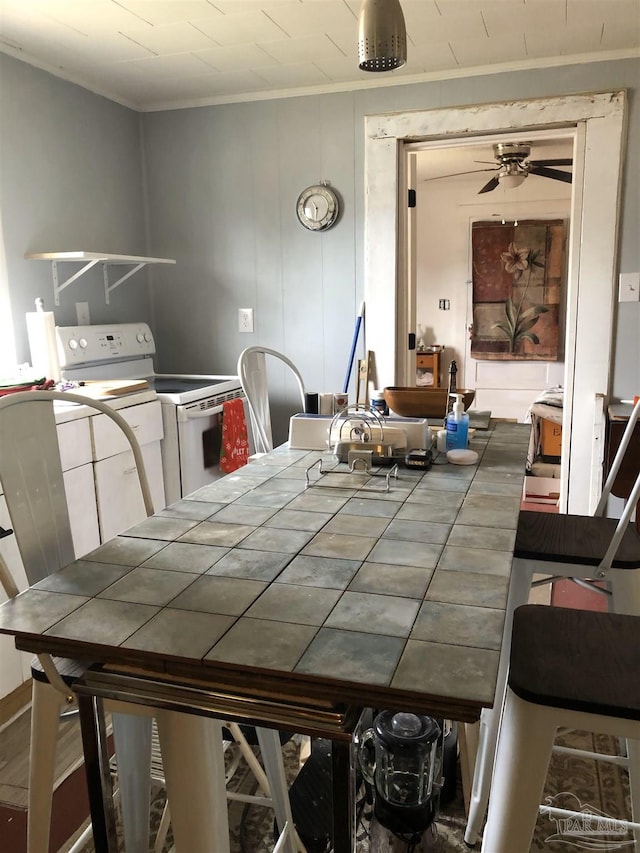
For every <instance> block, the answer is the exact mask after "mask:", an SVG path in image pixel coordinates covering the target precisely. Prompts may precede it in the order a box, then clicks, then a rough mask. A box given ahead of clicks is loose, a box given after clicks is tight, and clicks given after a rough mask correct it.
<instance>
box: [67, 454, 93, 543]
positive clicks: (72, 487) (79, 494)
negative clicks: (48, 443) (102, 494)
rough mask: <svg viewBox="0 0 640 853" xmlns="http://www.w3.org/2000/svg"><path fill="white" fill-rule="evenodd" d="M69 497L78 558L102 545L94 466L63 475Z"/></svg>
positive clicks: (70, 518) (81, 467)
mask: <svg viewBox="0 0 640 853" xmlns="http://www.w3.org/2000/svg"><path fill="white" fill-rule="evenodd" d="M62 476H63V478H64V490H65V493H66V495H67V507H68V509H69V524H70V525H71V538H72V539H73V550H74V551H75V553H76V557H82V556H83V555H84V554H88V553H89V551H93V549H94V548H97V547H98V545H99V544H100V529H99V527H98V511H97V507H96V491H95V485H94V482H93V465H92V464H91V463H89V464H88V465H81V466H80V467H79V468H71V470H69V471H65V472H64V473H63V475H62Z"/></svg>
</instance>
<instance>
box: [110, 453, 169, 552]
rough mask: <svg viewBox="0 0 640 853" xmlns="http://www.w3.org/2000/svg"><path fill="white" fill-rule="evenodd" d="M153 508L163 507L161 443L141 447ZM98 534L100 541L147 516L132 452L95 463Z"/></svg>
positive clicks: (115, 534)
mask: <svg viewBox="0 0 640 853" xmlns="http://www.w3.org/2000/svg"><path fill="white" fill-rule="evenodd" d="M141 450H142V457H143V459H144V464H145V469H146V472H147V477H148V479H149V488H150V490H151V498H152V500H153V506H154V510H156V511H157V510H160V509H163V508H164V505H165V502H164V483H163V478H162V456H161V453H160V442H159V441H154V442H152V443H151V444H145V445H143V446H142V448H141ZM95 480H96V496H97V499H98V518H99V521H100V536H101V540H102V541H103V542H106V541H107V539H111V538H112V537H114V536H117V535H118V533H122V531H123V530H127V529H128V528H129V527H131V526H132V525H134V524H136V523H137V522H138V521H142V519H143V518H145V517H146V513H145V509H144V503H143V500H142V495H141V493H140V486H139V483H138V475H137V473H136V466H135V461H134V459H133V454H132V453H131V451H128V452H127V453H118V454H117V455H116V456H111V457H109V458H108V459H102V460H100V461H99V462H96V463H95Z"/></svg>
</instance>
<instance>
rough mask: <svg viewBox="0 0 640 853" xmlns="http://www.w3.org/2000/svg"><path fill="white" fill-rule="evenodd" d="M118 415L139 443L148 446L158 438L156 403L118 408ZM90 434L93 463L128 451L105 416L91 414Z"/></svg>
mask: <svg viewBox="0 0 640 853" xmlns="http://www.w3.org/2000/svg"><path fill="white" fill-rule="evenodd" d="M118 414H120V415H122V417H123V418H124V419H125V420H126V422H127V423H128V424H129V426H130V427H131V429H132V430H133V431H134V433H135V436H136V438H137V439H138V443H139V444H141V445H143V444H149V443H150V442H152V441H160V439H161V438H162V435H163V433H162V412H161V406H160V401H159V400H152V401H151V402H150V403H142V404H140V405H139V406H128V407H126V408H124V409H119V411H118ZM91 435H92V442H93V458H94V460H96V461H99V460H101V459H108V458H109V457H110V456H115V455H116V454H117V453H122V452H124V451H126V450H128V449H129V443H128V441H127V439H126V436H124V435H123V433H122V431H121V429H120V427H119V426H118V425H117V424H115V423H113V421H112V420H111V419H110V418H109V417H108V416H107V415H95V416H94V417H92V418H91Z"/></svg>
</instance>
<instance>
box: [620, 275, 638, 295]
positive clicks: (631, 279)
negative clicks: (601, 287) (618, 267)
mask: <svg viewBox="0 0 640 853" xmlns="http://www.w3.org/2000/svg"><path fill="white" fill-rule="evenodd" d="M639 301H640V272H621V273H620V285H619V290H618V302H639Z"/></svg>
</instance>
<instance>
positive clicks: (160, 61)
mask: <svg viewBox="0 0 640 853" xmlns="http://www.w3.org/2000/svg"><path fill="white" fill-rule="evenodd" d="M126 64H127V65H129V66H133V67H135V69H136V71H138V72H139V73H140V74H141V75H142V76H143V77H146V78H147V79H148V78H153V77H170V76H178V77H197V76H198V75H200V74H211V73H213V69H212V68H211V67H210V66H209V65H207V63H206V62H203V61H202V60H201V59H200V58H199V57H198V56H195V55H194V54H191V53H176V54H173V56H151V57H149V58H148V59H137V60H135V61H134V62H128V63H126Z"/></svg>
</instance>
